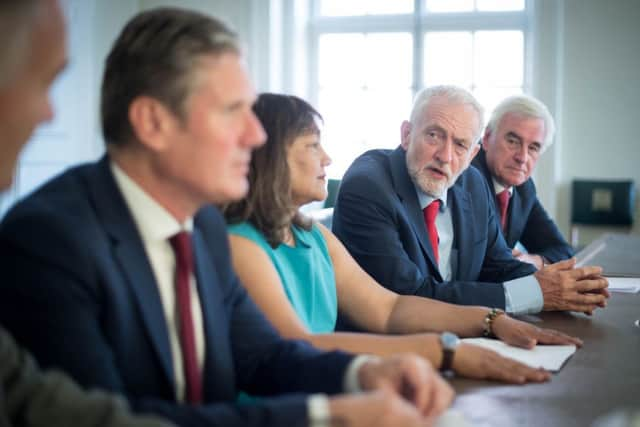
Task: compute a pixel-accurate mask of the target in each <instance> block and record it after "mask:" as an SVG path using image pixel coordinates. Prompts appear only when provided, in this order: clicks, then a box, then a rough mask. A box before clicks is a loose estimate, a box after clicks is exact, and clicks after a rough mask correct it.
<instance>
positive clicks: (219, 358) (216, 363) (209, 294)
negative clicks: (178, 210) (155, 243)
mask: <svg viewBox="0 0 640 427" xmlns="http://www.w3.org/2000/svg"><path fill="white" fill-rule="evenodd" d="M192 236H193V249H194V255H195V275H196V282H197V284H198V294H199V296H200V304H201V306H202V316H203V327H204V334H205V346H206V350H205V363H204V368H203V381H204V393H205V400H207V399H206V397H207V392H208V391H211V390H214V389H216V387H218V388H219V387H221V386H222V383H223V382H224V381H222V379H223V378H222V377H223V376H224V375H228V372H227V373H224V372H216V371H217V370H218V369H219V368H220V367H230V366H231V365H230V363H231V362H230V361H229V360H228V359H227V358H226V355H228V354H230V349H228V348H227V347H228V345H229V344H228V342H229V339H228V337H227V336H226V335H224V334H223V331H225V328H223V327H221V325H225V324H226V323H227V322H228V321H227V320H226V319H224V318H223V317H221V316H222V313H225V309H224V307H223V305H222V304H223V300H224V298H223V295H222V292H221V288H220V284H219V277H218V275H217V274H216V272H215V270H214V268H213V262H212V260H213V259H214V258H213V256H214V254H212V253H211V252H210V251H209V249H208V246H207V244H206V242H205V240H204V237H203V235H202V232H201V231H200V230H199V229H198V227H197V224H196V223H195V222H194V229H193V235H192ZM216 326H217V327H216Z"/></svg>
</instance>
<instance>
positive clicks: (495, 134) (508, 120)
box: [472, 95, 573, 269]
mask: <svg viewBox="0 0 640 427" xmlns="http://www.w3.org/2000/svg"><path fill="white" fill-rule="evenodd" d="M554 132H555V125H554V121H553V117H552V116H551V113H549V110H548V109H547V107H546V106H545V105H544V104H543V103H542V102H540V101H538V100H537V99H535V98H533V97H531V96H528V95H516V96H511V97H508V98H506V99H505V100H503V101H502V102H501V103H500V104H498V106H497V107H496V108H495V110H494V111H493V114H492V115H491V118H490V119H489V123H488V124H487V127H486V129H485V132H484V137H483V138H482V150H480V152H479V153H478V155H477V156H476V157H475V159H473V162H472V164H473V165H474V166H475V167H476V168H478V170H480V172H482V174H483V175H484V177H485V178H486V180H487V183H488V184H489V188H491V190H492V192H493V194H495V198H494V201H495V204H494V205H495V207H496V209H497V213H498V217H499V218H500V224H501V229H502V232H503V235H504V238H505V240H506V241H507V245H508V246H509V247H510V248H511V249H512V251H513V255H514V256H515V257H516V258H518V259H519V260H521V261H525V262H529V263H531V264H533V265H535V266H536V268H538V269H541V268H542V267H543V266H544V265H545V264H549V263H554V262H558V261H562V260H564V259H568V258H571V257H572V256H573V249H572V248H571V246H570V245H569V243H567V241H566V240H565V239H564V237H562V234H561V233H560V231H559V230H558V227H556V225H555V223H554V222H553V220H552V219H551V218H550V217H549V215H548V214H547V212H546V211H545V209H544V208H543V207H542V204H541V203H540V201H539V200H538V196H537V195H536V186H535V184H534V183H533V180H532V179H531V174H532V173H533V171H534V169H535V167H536V163H537V162H538V159H539V157H540V156H541V155H542V153H544V152H545V151H546V150H547V149H548V148H549V146H550V145H551V143H552V142H553V135H554ZM518 243H520V244H521V245H522V246H524V248H525V249H526V252H521V251H520V250H519V249H518V248H517V247H516V245H517V244H518Z"/></svg>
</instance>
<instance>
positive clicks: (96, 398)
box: [0, 328, 169, 427]
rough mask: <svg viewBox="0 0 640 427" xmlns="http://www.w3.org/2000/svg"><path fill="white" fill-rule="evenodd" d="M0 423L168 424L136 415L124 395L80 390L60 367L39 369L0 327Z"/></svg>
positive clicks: (47, 426) (33, 426)
mask: <svg viewBox="0 0 640 427" xmlns="http://www.w3.org/2000/svg"><path fill="white" fill-rule="evenodd" d="M0 426H1V427H11V426H22V427H69V426H73V427H169V423H168V422H163V421H160V420H158V419H151V418H148V417H135V416H133V415H131V414H130V413H129V411H128V410H127V405H126V403H125V402H124V400H123V399H121V398H118V397H115V396H111V395H109V394H107V393H104V392H100V391H96V390H93V391H90V392H87V391H84V390H82V389H81V388H80V387H78V386H77V385H76V384H75V383H74V382H73V381H71V379H69V377H67V376H66V375H64V374H62V373H61V372H56V371H50V372H44V373H43V372H41V371H40V370H39V369H38V366H37V365H36V363H35V361H34V360H33V358H32V357H31V356H30V355H29V354H28V353H27V352H26V351H24V350H23V349H21V348H19V347H18V346H17V345H16V343H15V341H14V340H13V338H11V336H10V335H9V334H8V333H7V332H6V331H5V330H4V329H2V328H0Z"/></svg>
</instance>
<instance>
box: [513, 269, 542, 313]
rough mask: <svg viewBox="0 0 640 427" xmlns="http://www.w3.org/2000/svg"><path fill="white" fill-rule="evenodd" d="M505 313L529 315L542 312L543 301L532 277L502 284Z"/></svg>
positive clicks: (537, 285) (536, 281) (536, 283)
mask: <svg viewBox="0 0 640 427" xmlns="http://www.w3.org/2000/svg"><path fill="white" fill-rule="evenodd" d="M504 300H505V311H506V312H507V313H510V314H529V313H539V312H540V311H542V307H543V305H544V299H543V297H542V290H541V289H540V285H539V284H538V280H536V278H535V277H534V276H532V275H531V276H525V277H521V278H519V279H514V280H509V281H508V282H504Z"/></svg>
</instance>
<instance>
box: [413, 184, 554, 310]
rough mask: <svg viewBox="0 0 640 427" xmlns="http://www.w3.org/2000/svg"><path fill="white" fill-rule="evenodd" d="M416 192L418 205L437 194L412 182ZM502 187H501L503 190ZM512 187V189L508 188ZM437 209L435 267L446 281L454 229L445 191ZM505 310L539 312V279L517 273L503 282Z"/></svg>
mask: <svg viewBox="0 0 640 427" xmlns="http://www.w3.org/2000/svg"><path fill="white" fill-rule="evenodd" d="M414 188H415V189H416V194H417V195H418V203H420V208H421V209H424V208H425V207H427V206H429V204H431V202H432V201H434V200H436V198H434V197H431V196H429V195H428V194H426V193H425V192H424V191H422V190H421V189H420V188H418V187H417V186H415V185H414ZM503 189H504V187H502V188H501V190H500V191H502V190H503ZM511 191H513V189H511ZM439 200H440V201H441V203H440V210H439V211H438V215H437V216H436V228H437V229H438V254H439V260H438V269H439V270H440V275H441V276H442V279H443V280H444V281H445V282H448V281H451V277H452V271H451V268H452V267H451V248H452V245H453V238H454V236H455V230H454V228H453V220H452V218H451V211H450V210H449V209H448V205H447V192H445V193H444V195H443V196H441V197H439ZM502 285H503V288H504V298H505V311H506V312H508V313H512V314H525V313H538V312H540V311H541V310H542V307H543V303H544V300H543V297H542V290H541V289H540V285H539V284H538V280H537V279H536V278H535V277H534V276H533V275H530V276H525V277H520V278H518V279H514V280H509V281H507V282H504V283H503V284H502Z"/></svg>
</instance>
